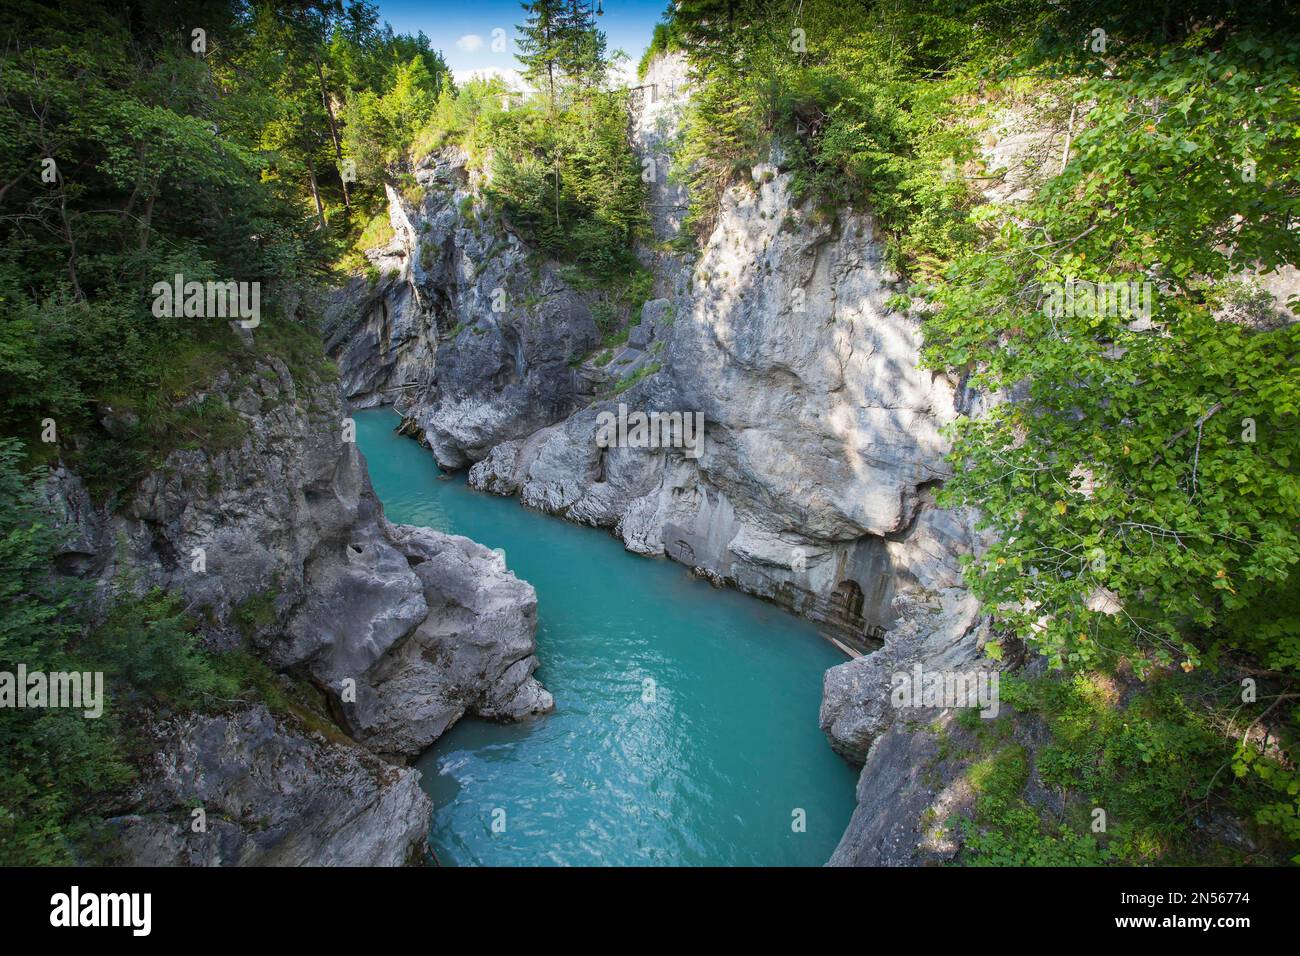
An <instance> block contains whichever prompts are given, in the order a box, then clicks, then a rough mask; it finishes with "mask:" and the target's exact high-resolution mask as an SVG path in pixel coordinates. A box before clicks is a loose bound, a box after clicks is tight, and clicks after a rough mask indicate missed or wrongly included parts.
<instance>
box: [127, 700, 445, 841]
mask: <svg viewBox="0 0 1300 956" xmlns="http://www.w3.org/2000/svg"><path fill="white" fill-rule="evenodd" d="M148 732H149V736H150V739H152V740H153V741H155V742H156V747H157V748H158V749H157V751H156V752H155V753H154V754H153V755H152V757H151V758H150V759H149V761H148V762H147V764H146V768H145V773H144V777H143V779H142V780H141V782H140V784H139V785H138V787H137V790H138V795H137V800H138V803H139V807H138V809H137V811H136V812H135V813H132V814H130V815H129V816H125V817H120V818H117V819H116V820H114V821H111V822H112V824H113V825H114V826H115V828H116V829H117V831H118V836H119V839H118V843H119V845H120V846H121V848H122V852H123V853H124V854H125V862H127V863H130V864H132V865H135V866H174V865H184V866H304V865H311V866H400V865H402V864H404V863H409V862H413V860H414V859H416V858H418V856H419V854H420V853H421V851H422V847H423V844H424V840H425V836H426V834H427V833H428V827H429V814H430V813H431V812H432V805H431V804H430V802H429V798H428V797H427V796H425V794H424V791H422V790H421V789H420V786H419V774H418V772H417V771H415V770H411V769H408V768H404V767H395V766H393V765H392V764H389V763H386V762H384V761H383V760H380V759H378V758H376V757H373V756H371V755H369V754H367V753H366V752H365V751H364V750H361V749H360V748H357V747H354V746H346V745H342V744H338V743H330V742H329V741H327V740H325V739H324V738H323V737H320V736H319V735H315V734H313V735H302V734H300V733H299V732H298V730H297V729H296V728H293V727H290V726H287V725H285V724H284V723H283V722H282V721H277V720H276V719H275V718H273V717H272V716H271V714H270V713H268V712H267V710H266V708H265V707H262V706H255V707H251V708H249V709H247V710H244V711H240V712H237V713H234V714H231V715H228V716H214V717H207V716H197V715H195V716H189V717H182V718H175V719H172V720H168V721H163V722H160V723H159V724H158V725H157V726H154V727H150V728H148ZM196 810H198V811H202V817H201V819H200V818H199V817H196V816H195V811H196Z"/></svg>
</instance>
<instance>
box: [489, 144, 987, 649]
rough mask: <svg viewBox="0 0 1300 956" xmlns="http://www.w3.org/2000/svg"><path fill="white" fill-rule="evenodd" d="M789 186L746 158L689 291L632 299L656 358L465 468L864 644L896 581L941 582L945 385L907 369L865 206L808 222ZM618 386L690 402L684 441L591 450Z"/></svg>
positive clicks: (912, 361)
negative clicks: (646, 368)
mask: <svg viewBox="0 0 1300 956" xmlns="http://www.w3.org/2000/svg"><path fill="white" fill-rule="evenodd" d="M789 187H790V175H789V174H785V173H780V172H778V171H777V170H776V169H775V168H773V167H760V168H758V169H756V170H755V174H754V181H753V182H752V183H750V184H743V185H740V186H737V187H734V188H733V189H731V190H730V191H729V192H728V193H727V194H726V195H725V196H724V199H723V205H722V209H721V212H720V214H719V217H718V224H717V227H716V229H715V230H714V233H713V235H712V237H711V238H710V240H709V242H708V244H707V245H706V247H705V249H704V251H703V253H702V254H701V256H700V258H699V261H698V264H697V265H696V267H695V270H694V274H693V282H692V285H691V295H690V297H689V298H688V299H685V300H682V299H678V300H676V301H675V302H665V303H664V304H662V305H661V304H659V303H655V302H652V303H648V304H647V307H646V310H645V313H646V317H645V318H643V322H642V325H643V326H647V327H648V328H649V329H650V330H651V331H650V332H649V333H648V334H649V335H650V336H651V337H652V339H653V340H655V341H660V342H663V343H665V349H664V352H663V362H662V370H661V371H659V372H658V373H657V374H653V375H650V376H648V377H647V378H645V379H644V380H643V381H641V382H640V383H638V384H637V385H635V386H634V387H633V388H632V389H630V390H629V391H627V392H625V393H623V394H622V395H619V396H617V397H613V396H611V397H609V398H603V399H599V400H597V401H595V402H593V403H592V404H591V405H589V406H588V407H587V408H585V409H583V410H581V411H579V412H577V413H576V414H574V415H573V416H571V417H569V418H568V419H566V420H565V421H563V422H561V423H558V424H556V425H554V426H551V427H548V428H547V429H545V430H542V431H539V432H537V433H535V434H534V435H532V436H530V437H529V438H528V439H526V440H522V441H514V442H511V443H509V444H506V445H503V446H498V447H497V448H495V449H493V450H492V451H491V452H490V453H489V454H488V455H486V456H484V457H482V459H481V460H480V462H479V464H478V465H476V466H475V468H474V469H473V470H472V471H471V473H470V482H471V484H472V485H474V486H476V487H479V488H483V489H485V490H491V491H495V492H498V493H505V494H514V493H518V494H519V495H520V497H521V499H522V500H523V502H524V503H525V504H527V505H529V506H530V507H535V508H539V509H541V510H544V511H548V512H551V513H554V514H559V515H563V516H565V517H567V518H569V519H571V520H574V521H579V522H582V523H585V524H592V525H598V526H604V527H608V528H611V529H612V530H614V531H615V533H616V534H618V535H619V536H620V537H621V538H622V539H623V541H624V544H625V545H626V546H627V547H628V548H629V549H630V550H633V551H637V552H640V553H643V554H654V555H660V554H662V555H667V556H668V557H670V558H673V559H675V560H677V561H680V562H682V563H684V564H686V565H688V566H690V567H693V568H697V569H699V571H700V572H701V573H703V574H706V575H708V576H709V577H710V578H712V579H714V580H716V581H718V582H720V583H725V584H729V585H732V586H735V587H738V588H740V589H741V590H744V591H748V592H750V593H753V594H758V595H760V596H762V597H765V598H768V599H770V600H773V601H776V602H778V603H781V604H784V605H786V606H787V607H790V608H791V609H792V610H795V611H796V612H798V613H801V614H804V615H805V616H807V617H810V618H812V619H814V620H818V621H821V622H824V623H826V624H827V625H828V626H831V627H833V628H835V629H837V630H839V631H840V632H841V633H843V634H844V635H845V636H847V637H849V638H850V639H851V640H852V639H854V638H857V639H859V640H860V641H861V642H862V643H863V644H864V645H865V646H870V645H871V642H872V640H873V639H874V638H878V636H879V635H880V634H881V633H883V631H884V630H885V629H887V628H888V627H890V626H891V625H892V624H893V623H894V617H893V614H892V610H891V602H892V598H893V595H894V593H895V591H896V590H897V589H898V588H899V587H900V586H903V585H907V584H915V585H920V586H922V587H925V588H928V589H932V590H936V591H938V590H943V589H948V588H955V587H959V586H960V578H959V574H958V567H957V560H958V557H959V556H960V555H961V554H963V553H966V552H967V551H969V549H970V547H971V535H970V529H969V518H968V517H967V516H963V515H954V514H952V513H948V512H942V511H938V510H936V509H934V508H933V507H932V489H933V487H934V486H935V485H936V484H938V483H940V482H941V481H942V479H943V477H944V476H945V474H946V465H945V463H944V460H943V455H944V453H945V450H946V447H945V445H944V442H943V440H942V438H941V436H940V429H941V428H942V427H943V425H944V424H946V423H947V422H949V421H951V420H952V418H953V417H954V416H955V414H956V396H955V393H954V390H953V388H952V387H951V386H950V385H949V383H948V382H946V381H945V380H944V379H943V378H942V377H941V376H937V375H934V374H932V373H930V372H927V371H922V370H920V369H918V367H917V365H918V351H919V336H920V330H919V322H918V321H917V319H916V318H915V317H912V316H909V315H907V314H905V313H901V312H897V311H893V310H891V309H890V307H889V301H888V300H889V296H890V294H891V286H890V282H891V281H892V277H891V276H890V275H889V273H888V271H887V270H886V269H885V268H884V266H883V264H882V263H881V259H880V247H879V245H878V244H877V242H876V240H875V237H874V227H873V223H872V220H871V218H870V216H869V215H867V214H854V213H845V214H843V215H841V217H840V219H839V221H838V223H837V224H831V223H829V222H826V223H821V222H816V221H814V220H813V217H812V216H811V214H810V213H807V211H802V210H800V209H798V208H797V207H796V206H795V204H794V203H793V202H792V200H791V197H790V193H789ZM619 403H623V404H625V405H626V406H627V407H628V408H633V409H640V410H644V411H660V412H672V411H682V412H702V413H703V415H704V421H705V441H704V448H703V454H702V455H701V456H700V457H699V458H698V459H692V458H690V457H688V456H686V455H685V454H683V451H682V450H681V449H672V448H670V449H666V450H648V449H640V448H617V447H615V448H607V449H602V448H599V447H597V444H596V440H595V439H596V434H597V429H598V424H599V422H598V416H599V415H600V414H601V413H602V412H613V411H615V410H616V409H617V406H618V404H619Z"/></svg>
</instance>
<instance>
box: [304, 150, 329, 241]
mask: <svg viewBox="0 0 1300 956" xmlns="http://www.w3.org/2000/svg"><path fill="white" fill-rule="evenodd" d="M307 175H308V176H310V177H311V198H312V199H314V200H316V218H317V219H319V220H320V226H318V227H317V228H324V226H325V207H324V206H322V205H321V201H320V189H319V188H318V187H317V185H316V164H315V163H313V162H312V161H311V154H310V153H308V154H307Z"/></svg>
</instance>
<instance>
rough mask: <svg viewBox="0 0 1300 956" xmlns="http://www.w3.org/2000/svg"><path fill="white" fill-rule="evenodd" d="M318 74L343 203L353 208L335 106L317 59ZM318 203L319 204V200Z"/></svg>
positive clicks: (323, 70)
mask: <svg viewBox="0 0 1300 956" xmlns="http://www.w3.org/2000/svg"><path fill="white" fill-rule="evenodd" d="M316 75H317V76H318V77H320V101H321V105H322V106H324V107H325V118H326V119H328V120H329V124H330V139H332V140H333V141H334V157H335V159H337V160H338V166H339V182H340V183H342V184H343V205H344V207H345V208H347V209H351V208H352V199H351V197H350V196H349V195H348V181H347V180H346V179H344V178H343V144H342V143H341V142H340V141H339V124H338V120H337V119H335V118H334V107H333V106H332V105H331V104H330V96H329V91H328V90H327V89H326V88H325V68H324V67H323V66H321V62H320V60H317V61H316ZM317 204H318V205H319V200H318V201H317Z"/></svg>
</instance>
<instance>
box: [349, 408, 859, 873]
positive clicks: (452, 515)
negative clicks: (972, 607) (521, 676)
mask: <svg viewBox="0 0 1300 956" xmlns="http://www.w3.org/2000/svg"><path fill="white" fill-rule="evenodd" d="M354 417H355V419H356V422H357V442H358V445H359V447H360V448H361V450H362V452H363V453H364V454H365V456H366V460H367V463H368V465H369V467H370V476H371V479H372V481H373V482H374V486H375V491H376V492H377V493H378V495H379V497H380V499H381V500H382V501H383V503H384V510H385V512H386V513H387V515H388V517H389V519H390V520H391V521H394V522H398V523H403V524H416V525H427V526H429V527H432V528H436V529H438V530H440V531H446V532H450V533H453V534H462V535H466V536H467V537H470V538H473V539H474V540H475V541H479V542H482V543H483V544H486V545H487V546H488V547H491V548H502V549H504V550H505V554H506V561H507V564H508V565H509V567H510V569H511V570H512V571H513V572H514V573H515V574H517V575H518V576H519V577H521V578H523V579H524V580H526V581H528V582H530V583H531V584H532V585H533V586H534V587H535V588H536V589H537V602H538V633H537V645H538V651H537V652H538V656H539V657H540V659H541V662H542V666H541V668H540V669H539V670H538V672H537V677H538V678H539V679H540V680H541V681H542V683H543V684H545V685H546V687H547V689H549V690H550V691H551V693H552V694H554V695H555V702H556V709H555V712H554V713H552V714H549V715H546V716H544V717H540V718H536V719H533V720H530V721H527V722H525V723H521V724H497V723H492V722H488V721H483V720H479V719H476V718H466V719H464V720H462V721H461V722H460V723H459V724H457V725H456V726H455V727H453V728H452V729H451V730H450V731H449V732H448V733H447V734H446V735H444V736H443V737H442V739H440V740H439V741H438V742H437V743H436V744H435V745H434V747H433V748H432V749H431V750H430V751H429V752H428V753H426V754H425V755H424V756H423V757H421V758H420V760H419V762H418V764H417V765H418V767H419V768H420V770H421V771H422V775H423V786H424V789H425V791H426V792H427V793H428V794H429V796H430V797H431V798H432V800H433V804H434V814H433V821H432V825H431V828H430V834H429V842H430V845H431V846H432V848H433V850H434V852H435V854H436V855H437V857H438V859H439V861H440V862H441V863H443V864H444V865H463V866H469V865H493V866H500V865H507V866H509V865H550V864H562V865H742V866H755V865H762V866H819V865H821V864H822V863H825V862H826V860H827V859H828V858H829V857H830V854H831V851H832V850H833V849H834V848H835V844H836V842H837V841H838V840H839V837H840V834H841V833H842V832H843V830H844V826H845V824H846V823H847V822H848V819H849V815H850V813H851V812H852V810H853V803H854V795H853V793H854V785H855V782H856V773H855V772H854V770H853V769H852V768H850V767H849V765H848V764H846V763H845V762H844V761H843V760H841V759H840V758H839V757H837V756H835V754H834V753H832V752H831V749H830V747H829V746H828V745H827V743H826V739H825V737H824V736H823V735H822V733H821V731H820V730H819V729H818V726H817V709H818V704H819V702H820V698H821V681H822V673H823V672H824V671H825V670H826V668H828V667H831V666H833V665H835V664H839V663H843V661H844V656H843V655H842V654H841V653H840V652H838V651H837V650H836V649H835V648H834V647H833V646H832V645H831V644H830V643H829V642H827V641H826V640H824V639H823V638H821V637H819V636H818V635H817V633H816V631H815V630H814V629H813V628H812V627H811V626H810V625H808V624H807V623H805V622H803V621H801V620H799V619H798V618H795V617H793V616H791V615H789V614H786V613H785V612H783V611H781V610H779V609H777V608H775V607H773V606H770V605H767V604H764V603H762V602H760V601H758V600H756V599H754V598H750V597H746V596H744V595H741V594H738V593H735V592H733V591H727V590H717V589H715V588H713V587H711V586H710V585H709V584H708V583H706V582H704V581H702V580H697V579H693V578H692V577H691V576H690V575H689V574H688V573H687V571H686V569H685V568H683V567H682V566H681V565H678V564H675V563H673V562H670V561H667V560H656V559H650V558H644V557H639V556H637V555H634V554H631V553H629V552H627V551H624V550H623V546H622V544H621V543H620V542H619V541H618V540H617V539H615V538H613V537H612V536H611V535H609V534H608V533H607V532H605V531H603V530H597V529H593V528H583V527H578V526H576V525H572V524H570V523H568V522H566V521H563V520H562V519H559V518H554V517H548V516H545V515H542V514H538V513H535V512H531V511H528V510H526V509H524V508H522V507H520V505H519V503H518V501H516V500H513V499H505V498H498V497H496V496H494V495H488V494H485V493H482V492H476V491H473V490H471V489H470V488H469V487H468V486H467V485H466V484H465V481H464V477H463V476H455V477H452V478H449V479H441V478H440V477H439V471H438V468H437V465H436V464H435V463H434V461H433V457H432V455H430V454H429V452H428V451H427V450H425V449H424V448H421V447H420V446H419V445H418V444H417V443H416V442H414V441H412V440H410V439H409V438H403V437H400V436H398V435H396V434H394V432H393V428H394V427H395V426H396V425H397V423H398V418H397V415H396V414H395V413H393V412H392V411H391V410H390V409H372V410H368V411H361V412H357V413H355V414H354Z"/></svg>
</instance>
